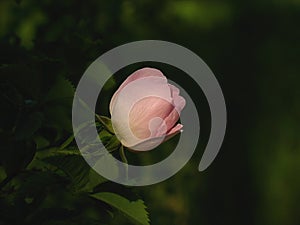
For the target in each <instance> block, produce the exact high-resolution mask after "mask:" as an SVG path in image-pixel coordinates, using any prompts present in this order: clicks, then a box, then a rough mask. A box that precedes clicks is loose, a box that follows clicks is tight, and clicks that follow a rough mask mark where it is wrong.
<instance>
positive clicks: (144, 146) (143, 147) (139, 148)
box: [128, 124, 183, 152]
mask: <svg viewBox="0 0 300 225" xmlns="http://www.w3.org/2000/svg"><path fill="white" fill-rule="evenodd" d="M182 127H183V126H182V125H181V124H177V125H176V126H175V127H174V128H173V129H172V130H171V131H170V132H169V133H168V135H167V136H163V137H155V138H149V139H147V140H145V141H142V142H140V143H138V144H136V145H134V146H128V148H129V149H130V150H132V151H134V152H143V151H150V150H152V149H154V148H156V147H157V146H159V145H160V144H161V143H163V142H165V141H167V140H169V139H170V138H172V137H174V136H175V135H177V134H179V133H180V132H181V131H182V130H181V129H182Z"/></svg>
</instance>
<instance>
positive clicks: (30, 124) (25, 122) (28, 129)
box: [15, 112, 43, 141]
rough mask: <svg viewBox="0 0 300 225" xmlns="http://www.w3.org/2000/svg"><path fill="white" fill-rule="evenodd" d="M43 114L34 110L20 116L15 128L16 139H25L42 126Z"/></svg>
mask: <svg viewBox="0 0 300 225" xmlns="http://www.w3.org/2000/svg"><path fill="white" fill-rule="evenodd" d="M42 121H43V114H42V113H40V112H34V113H31V114H29V115H25V116H22V117H21V122H20V124H19V125H18V126H17V128H16V133H15V138H16V140H18V141H19V140H27V139H29V138H31V137H32V136H33V134H34V133H35V132H36V131H37V130H38V129H39V128H40V127H41V126H42Z"/></svg>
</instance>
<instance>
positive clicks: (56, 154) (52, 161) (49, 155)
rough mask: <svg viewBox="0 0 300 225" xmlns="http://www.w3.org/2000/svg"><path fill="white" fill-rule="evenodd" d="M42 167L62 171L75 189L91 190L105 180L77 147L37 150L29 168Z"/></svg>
mask: <svg viewBox="0 0 300 225" xmlns="http://www.w3.org/2000/svg"><path fill="white" fill-rule="evenodd" d="M49 166H50V167H49ZM43 167H44V168H47V169H49V168H50V169H51V168H53V167H54V168H58V169H60V170H61V171H63V172H64V174H66V175H67V176H68V177H69V179H70V180H71V182H72V186H73V187H74V188H75V189H76V191H86V192H91V191H93V189H94V187H96V186H97V185H99V184H101V183H103V182H106V181H107V180H106V179H105V178H103V177H101V176H100V175H99V174H97V173H96V172H95V171H94V170H93V169H92V168H91V167H90V166H89V165H88V164H87V163H86V162H85V160H84V159H83V157H82V156H81V153H80V151H79V150H78V149H63V150H62V149H60V148H51V149H48V150H43V151H39V152H37V153H36V155H35V159H34V160H33V162H32V163H31V165H30V168H39V169H41V168H43Z"/></svg>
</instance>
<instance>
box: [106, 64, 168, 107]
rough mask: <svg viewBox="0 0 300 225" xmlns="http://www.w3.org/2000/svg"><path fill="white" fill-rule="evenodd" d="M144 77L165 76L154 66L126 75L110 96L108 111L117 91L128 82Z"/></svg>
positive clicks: (113, 102)
mask: <svg viewBox="0 0 300 225" xmlns="http://www.w3.org/2000/svg"><path fill="white" fill-rule="evenodd" d="M144 77H163V78H165V76H164V75H163V73H162V72H161V71H160V70H158V69H155V68H149V67H145V68H142V69H139V70H137V71H135V72H134V73H132V74H131V75H130V76H129V77H127V79H126V80H125V81H124V82H123V83H122V84H121V86H120V87H119V88H118V90H117V91H116V92H115V93H114V95H113V96H112V98H111V101H110V105H109V110H110V113H112V108H113V105H114V104H115V100H116V97H117V96H118V94H119V92H120V91H121V90H122V89H123V88H124V87H125V86H126V85H128V84H129V83H130V82H132V81H135V80H138V79H140V78H144Z"/></svg>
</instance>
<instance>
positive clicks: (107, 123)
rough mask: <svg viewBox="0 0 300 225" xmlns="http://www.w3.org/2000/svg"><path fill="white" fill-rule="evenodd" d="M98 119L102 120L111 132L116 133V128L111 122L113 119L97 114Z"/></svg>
mask: <svg viewBox="0 0 300 225" xmlns="http://www.w3.org/2000/svg"><path fill="white" fill-rule="evenodd" d="M96 117H97V119H98V120H99V121H100V122H101V124H102V125H103V126H104V127H105V129H107V131H109V132H110V133H111V134H114V129H113V126H112V123H111V119H110V118H108V117H106V116H99V115H97V114H96Z"/></svg>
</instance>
